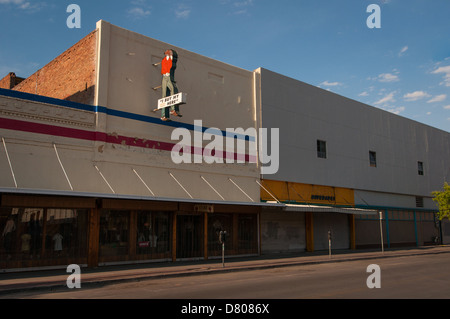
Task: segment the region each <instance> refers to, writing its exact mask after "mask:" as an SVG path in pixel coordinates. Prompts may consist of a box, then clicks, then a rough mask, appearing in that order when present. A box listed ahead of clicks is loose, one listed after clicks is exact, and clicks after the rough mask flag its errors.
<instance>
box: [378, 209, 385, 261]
mask: <svg viewBox="0 0 450 319" xmlns="http://www.w3.org/2000/svg"><path fill="white" fill-rule="evenodd" d="M379 214H380V234H381V253H382V254H384V244H383V222H382V221H383V212H382V211H381V210H380V212H379Z"/></svg>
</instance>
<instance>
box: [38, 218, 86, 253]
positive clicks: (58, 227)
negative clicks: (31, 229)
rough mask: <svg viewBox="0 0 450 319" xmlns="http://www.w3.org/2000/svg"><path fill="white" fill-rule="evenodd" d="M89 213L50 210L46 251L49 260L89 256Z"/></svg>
mask: <svg viewBox="0 0 450 319" xmlns="http://www.w3.org/2000/svg"><path fill="white" fill-rule="evenodd" d="M87 215H88V214H87V211H85V210H76V209H48V210H47V219H46V220H47V222H46V235H45V250H46V254H47V256H48V257H49V258H59V257H73V258H78V257H84V256H86V255H87Z"/></svg>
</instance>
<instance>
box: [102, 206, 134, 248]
mask: <svg viewBox="0 0 450 319" xmlns="http://www.w3.org/2000/svg"><path fill="white" fill-rule="evenodd" d="M129 222H130V213H129V212H128V211H109V210H107V211H102V212H101V215H100V256H124V255H127V254H128V242H129V233H128V230H129V227H128V226H129Z"/></svg>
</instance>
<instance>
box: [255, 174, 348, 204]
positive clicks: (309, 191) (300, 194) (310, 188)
mask: <svg viewBox="0 0 450 319" xmlns="http://www.w3.org/2000/svg"><path fill="white" fill-rule="evenodd" d="M262 184H263V186H264V187H265V188H266V190H267V191H266V190H265V189H264V188H261V200H263V201H272V200H274V199H273V197H272V196H271V194H272V195H273V196H274V197H276V198H277V199H278V200H279V201H282V202H284V201H288V202H297V203H313V204H326V205H345V206H348V205H350V206H353V205H354V203H355V200H354V192H353V190H352V189H348V188H341V187H331V186H322V185H312V184H301V183H292V182H282V181H273V180H263V181H262ZM268 192H270V193H271V194H269V193H268Z"/></svg>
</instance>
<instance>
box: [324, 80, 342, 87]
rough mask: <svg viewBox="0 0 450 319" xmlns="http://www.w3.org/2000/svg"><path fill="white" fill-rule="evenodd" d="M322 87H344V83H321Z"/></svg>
mask: <svg viewBox="0 0 450 319" xmlns="http://www.w3.org/2000/svg"><path fill="white" fill-rule="evenodd" d="M320 85H323V86H339V85H342V83H340V82H328V81H324V82H322V83H320Z"/></svg>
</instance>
